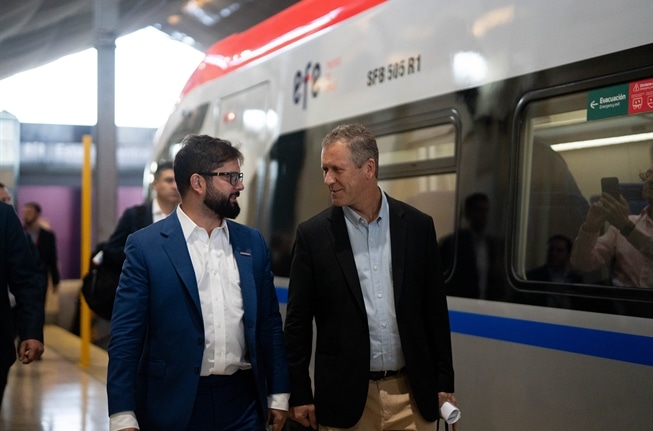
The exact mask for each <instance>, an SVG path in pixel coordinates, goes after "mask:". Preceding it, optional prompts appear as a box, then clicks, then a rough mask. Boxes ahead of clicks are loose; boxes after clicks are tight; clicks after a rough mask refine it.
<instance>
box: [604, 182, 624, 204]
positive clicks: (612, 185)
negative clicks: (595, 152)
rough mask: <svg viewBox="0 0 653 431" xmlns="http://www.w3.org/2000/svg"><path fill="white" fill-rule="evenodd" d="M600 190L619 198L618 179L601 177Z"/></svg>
mask: <svg viewBox="0 0 653 431" xmlns="http://www.w3.org/2000/svg"><path fill="white" fill-rule="evenodd" d="M601 192H603V193H607V194H609V195H610V196H612V197H613V198H615V199H617V200H619V195H620V194H621V193H619V179H618V178H617V177H605V178H601Z"/></svg>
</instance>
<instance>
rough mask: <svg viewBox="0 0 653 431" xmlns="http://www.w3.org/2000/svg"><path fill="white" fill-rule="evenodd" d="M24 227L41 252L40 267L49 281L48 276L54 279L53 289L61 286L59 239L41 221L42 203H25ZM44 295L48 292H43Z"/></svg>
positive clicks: (55, 289) (46, 281)
mask: <svg viewBox="0 0 653 431" xmlns="http://www.w3.org/2000/svg"><path fill="white" fill-rule="evenodd" d="M23 225H24V226H23V227H24V228H25V232H27V233H28V234H29V235H30V236H31V238H32V242H33V243H34V245H36V249H37V250H38V252H39V262H38V264H39V269H40V270H41V273H42V275H43V278H44V279H45V283H46V284H47V283H48V277H50V280H52V290H53V291H54V292H56V291H57V289H58V288H59V281H60V276H59V258H58V257H57V239H56V237H55V235H54V232H52V231H51V230H50V229H46V228H45V227H44V224H43V222H42V221H41V205H39V204H38V203H36V202H28V203H26V204H25V205H23ZM43 293H44V295H45V294H46V293H47V292H43Z"/></svg>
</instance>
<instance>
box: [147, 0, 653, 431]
mask: <svg viewBox="0 0 653 431" xmlns="http://www.w3.org/2000/svg"><path fill="white" fill-rule="evenodd" d="M354 121H355V122H361V123H363V124H366V125H367V126H368V127H370V128H371V129H372V130H373V132H374V133H375V134H376V135H377V137H378V142H379V147H380V151H381V160H380V165H381V170H380V184H381V186H382V188H383V189H384V190H385V191H387V192H388V193H389V194H391V195H392V196H394V197H396V198H399V199H402V200H405V201H407V202H409V203H411V204H413V205H415V206H416V207H418V208H420V209H422V210H423V211H425V212H428V213H429V214H431V215H432V216H433V218H434V221H435V225H436V231H437V233H438V237H439V238H440V239H441V238H444V237H446V236H448V235H450V234H455V232H457V231H458V230H459V229H461V228H464V227H465V221H464V220H463V219H462V217H461V216H460V212H461V209H460V208H461V207H462V205H463V202H464V199H465V197H466V196H469V195H471V194H473V193H483V194H485V195H487V196H488V197H489V200H490V208H489V215H488V226H487V230H488V233H489V234H490V235H492V237H493V238H495V239H496V242H497V243H498V244H499V249H500V256H498V258H497V260H496V265H497V268H488V269H487V271H493V270H494V271H496V272H495V275H496V277H495V279H493V280H492V281H491V282H488V283H490V284H492V286H489V287H488V288H487V289H486V290H484V291H483V292H481V293H479V294H478V295H474V294H472V295H470V294H468V293H466V292H467V291H466V290H465V289H466V287H468V286H466V285H465V283H467V282H466V281H464V280H465V277H464V276H465V275H466V274H464V271H465V269H464V268H465V263H466V262H464V261H463V260H462V259H460V258H458V259H450V260H449V262H450V263H448V264H447V269H446V271H447V279H448V295H449V297H448V300H449V308H450V313H451V323H452V331H453V343H454V346H453V347H454V365H455V370H456V394H457V397H458V399H459V401H460V406H461V408H462V411H463V420H462V422H461V423H460V426H461V427H462V429H465V430H483V431H491V430H501V431H506V430H515V431H517V430H519V431H523V430H529V431H536V430H575V431H577V430H596V429H610V428H619V429H630V430H650V429H653V413H652V412H653V410H652V406H653V285H647V284H646V282H643V283H642V284H641V285H638V286H614V285H613V284H612V283H611V282H610V280H611V277H610V268H608V267H605V268H600V269H599V270H597V271H594V272H592V273H585V274H583V281H582V282H576V283H556V282H543V281H536V280H532V279H527V276H526V272H527V271H528V270H529V269H530V268H532V267H535V266H538V265H540V264H541V263H542V262H543V261H544V260H545V257H546V256H545V255H546V242H547V239H548V238H549V237H550V236H551V235H553V234H563V235H565V236H567V237H570V238H572V239H573V238H574V237H575V236H576V233H577V232H578V229H579V227H580V224H581V223H582V221H583V219H584V216H585V213H586V211H587V208H588V205H589V203H590V202H591V201H592V199H593V198H595V197H596V196H597V195H598V194H600V178H601V177H604V176H617V177H619V179H620V181H621V183H622V185H623V186H624V191H623V193H624V195H625V196H626V195H627V196H626V197H628V199H629V200H630V201H631V203H632V206H633V211H641V207H642V206H641V205H642V202H640V201H641V186H642V184H641V181H640V180H639V178H638V173H639V172H642V171H643V170H646V169H647V168H648V167H650V166H651V165H652V164H653V2H651V1H650V0H629V1H626V2H615V1H610V0H592V1H587V0H583V1H575V2H570V1H563V0H553V1H547V2H543V1H536V0H520V1H517V2H512V3H511V2H502V1H499V0H486V1H471V0H461V1H456V2H453V1H448V2H445V1H441V0H431V1H425V0H391V1H381V0H359V1H323V0H315V1H313V0H304V1H302V2H299V3H298V4H297V5H295V6H294V7H292V8H291V9H289V10H287V11H285V12H283V13H281V14H279V15H277V16H275V17H272V18H270V19H269V20H267V21H266V22H263V23H261V24H259V25H257V26H255V27H254V28H252V29H251V30H248V31H247V32H245V33H242V34H240V35H235V36H233V37H231V38H230V39H227V40H225V41H222V42H219V43H217V44H216V45H215V46H214V47H213V48H211V50H210V51H209V52H208V53H207V55H206V58H205V60H204V62H203V63H202V64H201V65H200V67H199V68H198V70H197V72H196V73H195V74H194V75H193V77H191V79H190V80H189V83H188V85H187V87H186V88H185V89H184V92H183V94H182V96H181V97H180V100H179V102H178V104H177V106H176V107H175V108H174V111H173V112H172V114H171V116H170V118H169V120H168V122H167V123H166V124H165V126H164V127H163V128H162V129H160V130H159V131H158V133H157V137H156V143H155V158H154V161H158V160H164V159H171V158H172V157H173V156H174V152H175V148H177V144H178V143H179V142H180V140H181V139H182V138H183V137H184V136H185V135H186V134H187V133H206V134H210V135H215V136H219V137H221V138H225V139H229V140H231V141H232V142H234V143H235V144H237V145H239V147H240V149H241V150H242V151H243V153H244V154H245V163H244V165H243V167H242V171H243V172H244V173H245V191H244V193H243V195H242V197H241V205H242V206H243V212H242V213H241V216H240V218H239V221H241V222H244V223H247V224H249V225H252V226H255V227H257V228H259V229H260V230H261V231H262V232H263V233H264V234H265V236H266V237H267V239H268V241H269V243H270V247H271V250H272V253H273V258H274V260H275V271H276V272H277V275H278V277H277V281H278V283H279V289H278V291H279V295H280V298H281V299H283V297H284V285H285V283H287V279H285V278H284V276H286V275H287V270H288V256H289V253H290V247H291V246H292V241H293V235H294V229H295V227H296V225H297V224H298V223H299V222H301V221H303V220H305V219H306V218H308V217H310V216H311V215H313V214H315V213H317V212H318V211H319V210H321V209H323V208H325V207H326V206H328V205H329V204H330V202H329V197H328V193H327V189H326V187H325V186H324V185H323V183H322V173H321V169H320V160H319V158H320V157H319V155H320V141H321V139H322V137H323V136H324V134H325V133H326V132H327V131H329V130H330V129H331V128H332V127H333V126H335V125H337V124H340V123H347V122H354ZM603 138H619V139H621V141H622V142H621V143H619V144H613V145H607V146H598V144H599V143H600V142H599V141H596V139H603ZM570 142H576V143H578V142H581V145H580V148H577V149H571V150H568V149H567V150H565V148H564V147H563V146H561V145H562V144H568V143H570ZM638 187H639V189H638ZM628 190H629V191H628ZM633 190H635V192H633V193H631V192H632V191H633ZM637 190H640V192H637ZM628 193H630V194H628ZM638 193H639V196H638ZM643 204H645V202H644V203H643ZM638 205H639V206H638ZM454 238H457V237H455V236H454ZM456 241H458V242H456V244H457V246H458V247H460V242H459V239H458V240H456Z"/></svg>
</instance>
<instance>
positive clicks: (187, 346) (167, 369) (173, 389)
mask: <svg viewBox="0 0 653 431" xmlns="http://www.w3.org/2000/svg"><path fill="white" fill-rule="evenodd" d="M227 223H228V226H229V237H230V242H231V246H232V247H233V254H234V257H235V259H236V263H237V266H238V270H239V273H240V286H241V290H242V296H243V309H244V325H245V340H246V343H247V354H248V359H249V360H250V362H251V364H252V370H253V372H254V376H255V379H256V385H257V389H258V397H259V399H258V400H257V401H258V405H259V407H260V408H261V412H262V414H263V418H266V417H267V396H268V395H270V394H275V393H288V392H290V386H289V382H288V364H287V360H286V355H285V349H284V341H283V332H282V323H281V315H280V313H279V303H278V300H277V296H276V291H275V287H274V282H273V281H274V277H273V274H272V271H271V270H270V254H269V251H268V248H267V245H266V244H265V241H264V239H263V237H262V236H261V234H260V233H259V232H258V231H256V230H254V229H252V228H249V227H246V226H243V225H240V224H238V223H235V222H233V221H231V220H227ZM125 253H126V256H127V257H126V260H125V264H124V266H123V271H122V275H121V277H120V284H119V286H118V291H117V294H116V300H115V304H114V309H113V316H112V320H111V342H110V344H109V367H108V381H107V392H108V401H109V415H112V414H114V413H117V412H121V411H126V410H132V411H135V412H136V417H137V419H138V421H139V425H140V426H141V428H142V429H145V430H157V431H165V430H170V431H178V430H182V429H185V427H186V424H187V423H188V420H189V418H190V415H191V412H192V408H193V402H194V399H195V393H196V391H197V385H198V382H199V377H200V368H201V363H202V354H203V351H204V344H205V342H204V326H203V321H202V310H201V307H200V298H199V292H198V287H197V282H196V280H195V272H194V270H193V266H192V263H191V259H190V255H189V253H188V248H187V245H186V241H185V239H184V236H183V232H182V229H181V224H180V222H179V219H178V217H177V213H176V212H173V213H172V214H171V215H170V216H168V217H167V218H166V219H165V220H162V221H161V222H159V223H155V224H153V225H150V226H148V227H146V228H145V229H142V230H140V231H138V232H136V233H134V234H132V235H130V236H129V238H128V240H127V245H126V248H125Z"/></svg>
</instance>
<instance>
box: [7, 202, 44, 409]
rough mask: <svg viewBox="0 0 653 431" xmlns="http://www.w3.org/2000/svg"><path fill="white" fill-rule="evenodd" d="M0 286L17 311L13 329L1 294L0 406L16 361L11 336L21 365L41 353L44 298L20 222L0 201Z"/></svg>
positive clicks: (10, 316)
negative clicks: (13, 300) (12, 297)
mask: <svg viewBox="0 0 653 431" xmlns="http://www.w3.org/2000/svg"><path fill="white" fill-rule="evenodd" d="M0 286H2V289H5V290H6V288H5V286H8V287H9V291H10V292H11V293H12V294H13V295H14V297H15V300H16V306H17V310H18V316H17V320H16V323H17V327H16V328H14V322H13V319H12V312H11V304H10V302H9V295H7V294H2V295H0V405H1V404H2V395H3V394H4V390H5V386H6V385H7V375H8V374H9V368H10V367H11V365H12V364H13V363H14V362H15V361H16V347H15V345H14V337H15V335H16V334H18V337H19V339H20V344H19V347H18V357H19V360H20V361H21V362H22V363H23V364H29V363H30V362H32V361H34V360H35V359H38V358H40V357H41V355H42V354H43V322H44V320H45V309H44V308H45V302H44V301H45V297H44V296H43V291H42V284H41V276H40V275H39V273H38V270H37V267H36V262H35V259H34V256H33V255H32V254H31V253H30V251H29V243H28V242H27V238H26V237H25V234H24V233H23V229H22V227H21V225H20V220H19V219H18V216H17V215H16V212H15V211H14V208H13V207H12V206H10V205H7V204H5V203H2V202H0Z"/></svg>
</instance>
